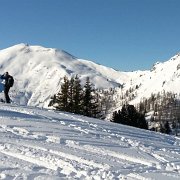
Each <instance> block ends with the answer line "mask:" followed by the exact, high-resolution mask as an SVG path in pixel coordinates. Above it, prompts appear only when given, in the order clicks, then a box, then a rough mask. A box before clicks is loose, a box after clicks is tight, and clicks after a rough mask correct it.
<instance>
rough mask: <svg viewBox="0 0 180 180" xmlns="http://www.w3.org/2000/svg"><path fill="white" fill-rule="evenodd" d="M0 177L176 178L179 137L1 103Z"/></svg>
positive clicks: (179, 163)
mask: <svg viewBox="0 0 180 180" xmlns="http://www.w3.org/2000/svg"><path fill="white" fill-rule="evenodd" d="M0 179H92V180H96V179H97V180H98V179H115V180H116V179H128V180H131V179H133V180H134V179H135V180H136V179H137V180H143V179H163V180H166V179H168V180H171V179H180V139H178V138H176V137H173V136H167V135H161V134H159V133H154V132H149V131H144V130H139V129H135V128H132V127H127V126H121V125H117V124H114V123H108V122H105V121H101V120H96V119H93V118H87V117H83V116H79V115H73V114H70V113H63V112H53V111H50V110H49V111H48V110H43V109H37V108H33V107H25V106H21V107H18V106H15V105H6V104H0Z"/></svg>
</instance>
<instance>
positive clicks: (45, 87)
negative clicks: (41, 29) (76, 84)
mask: <svg viewBox="0 0 180 180" xmlns="http://www.w3.org/2000/svg"><path fill="white" fill-rule="evenodd" d="M6 71H9V72H10V74H12V75H13V76H14V77H15V85H14V87H13V88H12V91H11V94H10V95H11V98H12V99H13V101H15V102H17V103H19V104H22V105H30V106H40V107H48V104H49V101H50V97H51V96H53V95H54V94H55V93H57V92H58V91H59V89H60V85H61V83H62V82H63V77H64V76H67V77H68V78H70V77H71V76H75V75H76V74H78V75H79V77H80V80H81V81H82V83H84V82H85V80H86V77H87V76H88V77H89V78H90V80H91V82H92V83H93V84H94V86H95V88H100V89H109V88H116V90H117V94H116V96H115V98H117V96H118V95H120V94H122V92H123V93H125V92H126V91H127V90H128V89H129V88H134V89H135V90H134V93H135V94H136V97H135V98H134V99H133V100H132V101H131V102H130V103H132V104H133V103H137V102H139V101H140V99H141V98H143V97H150V95H151V94H152V93H158V92H159V91H163V90H166V91H173V92H175V93H179V90H178V87H179V77H180V53H178V54H177V55H175V56H173V57H172V58H171V59H170V60H168V61H165V62H157V63H156V64H154V66H153V67H152V68H151V70H144V71H140V70H137V71H133V72H123V71H122V72H121V71H116V70H114V69H112V68H109V67H106V66H103V65H100V64H97V63H95V62H93V61H90V60H84V59H79V58H77V57H75V56H73V55H71V54H70V53H68V52H66V51H64V50H58V49H55V48H45V47H42V46H37V45H36V46H30V45H28V44H23V43H21V44H17V45H15V46H12V47H9V48H6V49H3V50H0V72H6ZM135 87H138V88H137V89H136V88H135Z"/></svg>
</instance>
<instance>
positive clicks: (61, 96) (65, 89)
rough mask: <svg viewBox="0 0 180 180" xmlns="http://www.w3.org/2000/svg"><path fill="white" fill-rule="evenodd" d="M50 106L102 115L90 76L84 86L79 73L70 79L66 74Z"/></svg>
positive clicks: (76, 112) (97, 116)
mask: <svg viewBox="0 0 180 180" xmlns="http://www.w3.org/2000/svg"><path fill="white" fill-rule="evenodd" d="M49 106H53V107H54V108H55V109H56V110H61V111H66V112H71V113H75V114H80V115H84V116H88V117H96V118H100V117H101V112H100V106H99V104H98V97H97V94H96V93H95V89H94V88H93V85H92V83H91V82H90V79H89V77H87V78H86V82H85V85H84V86H82V85H81V81H80V79H79V77H78V75H76V76H75V77H71V78H70V79H68V78H67V77H66V76H65V77H64V82H63V83H62V85H61V89H60V91H59V92H58V93H57V94H55V95H54V96H53V97H52V98H51V101H50V103H49Z"/></svg>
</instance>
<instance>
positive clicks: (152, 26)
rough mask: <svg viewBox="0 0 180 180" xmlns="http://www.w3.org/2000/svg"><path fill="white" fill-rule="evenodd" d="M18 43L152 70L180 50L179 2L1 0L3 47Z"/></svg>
mask: <svg viewBox="0 0 180 180" xmlns="http://www.w3.org/2000/svg"><path fill="white" fill-rule="evenodd" d="M18 43H28V44H30V45H41V46H45V47H52V48H58V49H63V50H65V51H67V52H69V53H70V54H72V55H74V56H76V57H78V58H83V59H88V60H92V61H94V62H96V63H99V64H102V65H105V66H108V67H112V68H115V69H117V70H121V71H132V70H138V69H140V70H145V69H150V68H151V67H152V65H153V63H155V62H157V61H166V60H168V59H169V58H170V57H171V56H174V55H175V54H176V53H177V52H179V51H180V0H0V49H4V48H7V47H10V46H12V45H15V44H18Z"/></svg>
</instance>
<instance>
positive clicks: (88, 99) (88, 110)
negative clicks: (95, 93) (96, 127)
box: [83, 77, 93, 117]
mask: <svg viewBox="0 0 180 180" xmlns="http://www.w3.org/2000/svg"><path fill="white" fill-rule="evenodd" d="M92 99H93V97H92V85H91V83H90V80H89V77H87V78H86V84H85V86H84V96H83V109H84V112H83V114H84V115H85V116H89V117H91V116H92V106H93V105H92Z"/></svg>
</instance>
